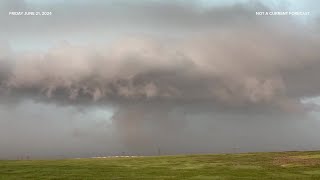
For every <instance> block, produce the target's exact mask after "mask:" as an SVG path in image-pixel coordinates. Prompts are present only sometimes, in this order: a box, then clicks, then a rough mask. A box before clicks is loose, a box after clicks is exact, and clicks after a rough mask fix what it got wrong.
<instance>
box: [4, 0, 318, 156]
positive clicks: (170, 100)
mask: <svg viewBox="0 0 320 180" xmlns="http://www.w3.org/2000/svg"><path fill="white" fill-rule="evenodd" d="M13 2H15V3H13ZM86 3H87V4H86ZM86 3H84V4H81V3H80V4H81V5H79V4H78V5H75V4H72V2H70V3H69V4H66V5H65V6H58V4H59V3H56V4H46V3H44V4H41V3H40V4H37V3H35V2H29V1H12V2H11V1H4V6H3V8H2V10H1V11H3V12H6V11H8V10H10V11H13V10H15V11H25V10H26V9H27V10H30V9H32V8H40V7H41V8H44V9H46V10H52V11H53V15H52V16H50V17H32V18H31V19H30V18H28V17H12V16H1V20H3V25H4V28H2V29H3V30H1V38H2V39H3V41H2V43H1V45H0V110H1V111H0V117H1V120H0V121H1V126H0V130H1V129H3V130H1V131H2V133H0V134H2V135H3V136H7V137H9V138H11V139H12V141H10V142H9V141H6V140H5V139H4V138H0V146H2V145H6V146H7V147H15V148H17V149H20V150H17V151H14V152H10V151H9V150H6V149H4V150H3V151H0V153H1V154H0V156H3V157H6V156H8V157H11V156H14V155H17V154H21V153H22V154H23V153H25V152H27V153H29V154H33V155H35V156H41V155H48V156H53V157H54V156H55V155H56V154H54V153H52V152H50V151H49V152H48V153H47V154H46V153H43V154H41V153H40V152H38V151H37V150H35V149H33V147H37V149H41V148H42V149H46V148H50V147H51V146H54V147H55V148H56V149H58V150H57V151H58V152H60V153H61V154H66V155H69V153H70V152H71V151H73V152H74V151H75V149H79V147H86V148H83V149H82V150H78V151H76V153H77V154H78V155H81V153H82V155H83V153H88V152H98V153H101V152H105V153H107V152H110V153H114V152H119V151H120V152H121V151H125V152H128V153H141V154H143V153H145V154H153V153H155V149H157V148H162V149H163V151H164V152H165V151H166V152H167V153H169V154H170V153H186V152H212V151H216V152H224V151H230V149H232V147H233V146H241V147H242V146H245V148H243V149H242V150H243V151H264V150H281V148H282V149H290V148H291V149H292V147H296V145H297V144H304V145H306V146H307V148H312V147H313V146H315V147H319V146H320V145H319V144H317V143H316V140H315V139H316V137H317V135H318V134H317V131H316V127H319V122H318V119H319V117H318V115H317V112H318V109H319V107H318V106H319V105H318V104H319V103H318V102H317V100H316V99H317V97H318V96H319V95H320V83H319V78H318V77H320V54H319V49H320V28H319V25H318V24H319V18H318V17H314V16H312V17H307V18H306V19H299V18H296V17H292V16H256V12H257V11H271V10H273V11H274V9H270V7H269V6H268V5H267V4H262V3H255V4H249V3H245V2H244V3H238V4H222V5H210V6H209V5H203V4H193V3H192V4H187V3H182V2H180V1H174V2H171V1H170V2H169V1H168V2H167V1H163V2H158V1H154V2H153V1H149V2H145V3H142V2H141V3H138V2H135V3H133V2H129V1H128V2H127V1H120V2H119V1H118V2H117V3H116V2H114V3H110V4H108V5H107V6H104V7H107V8H105V9H102V8H101V2H92V3H88V2H86ZM70 7H73V8H70ZM6 8H7V9H6ZM279 8H281V6H280V5H279ZM67 9H68V10H67ZM142 12H143V13H142ZM24 19H25V20H24ZM57 19H59V21H57ZM76 19H79V21H77V20H76ZM40 24H41V26H39V25H40ZM36 27H37V28H36ZM74 34H75V35H74ZM30 37H34V40H32V38H30ZM86 37H90V38H92V39H90V40H88V39H86ZM106 37H107V38H106ZM20 39H23V40H20ZM39 39H40V40H39ZM43 39H44V40H43ZM48 39H49V40H48ZM19 41H23V42H22V44H26V45H25V46H27V47H33V46H36V47H34V48H25V47H15V46H16V43H17V42H19ZM37 41H38V42H41V43H43V42H44V41H50V42H54V43H52V44H50V45H47V44H45V45H44V46H48V47H44V48H41V46H42V45H40V46H38V45H37ZM19 48H20V49H19ZM21 49H22V50H21ZM25 49H26V50H25ZM24 107H28V108H27V109H28V111H27V112H26V111H25V110H23V109H24ZM39 107H41V108H44V109H45V110H43V111H41V110H39ZM52 112H54V113H52ZM103 112H104V113H107V114H108V115H104V114H103ZM24 113H25V114H26V115H25V116H23V115H18V114H24ZM32 114H36V116H33V115H32ZM79 114H80V115H79ZM314 114H316V115H315V116H313V115H314ZM35 118H36V119H37V120H35ZM39 118H40V119H39ZM47 122H48V123H54V125H53V126H52V128H49V127H47V126H45V125H44V126H43V124H46V123H47ZM70 122H72V123H70ZM231 122H233V123H231ZM19 124H20V125H19ZM21 124H28V126H27V127H26V129H27V132H28V133H26V134H27V135H26V136H25V137H23V138H22V139H24V140H21V137H22V136H24V135H23V134H25V133H23V132H24V128H22V127H21ZM231 124H232V125H231ZM78 126H81V128H78ZM8 128H9V129H11V131H9V130H7V129H8ZM42 128H43V129H42ZM46 128H47V129H50V130H48V132H46V130H45V129H46ZM40 129H42V130H40ZM33 130H35V132H37V133H41V134H42V135H41V136H43V137H42V138H41V139H40V140H38V141H37V142H35V141H32V140H31V139H33V138H34V137H35V136H37V135H36V133H32V131H33ZM15 131H16V133H14V132H15ZM56 134H58V135H57V136H56ZM55 137H56V138H55ZM48 139H54V141H53V142H52V143H53V144H52V145H50V144H48V143H47V142H46V141H47V140H48ZM62 139H64V140H63V142H64V143H59V140H62ZM293 139H294V140H293ZM21 141H22V142H29V143H26V144H24V143H22V142H21ZM177 142H179V144H178V143H177ZM260 142H261V144H259V143H260ZM263 143H264V144H268V143H269V145H268V148H265V147H263V145H262V144H263ZM35 144H37V145H35ZM253 144H254V146H253ZM280 144H285V145H284V146H285V147H281V146H280ZM80 149H81V148H80Z"/></svg>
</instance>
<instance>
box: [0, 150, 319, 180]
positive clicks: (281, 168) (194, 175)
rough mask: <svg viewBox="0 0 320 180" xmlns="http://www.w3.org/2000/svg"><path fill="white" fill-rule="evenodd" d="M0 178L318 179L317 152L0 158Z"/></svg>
mask: <svg viewBox="0 0 320 180" xmlns="http://www.w3.org/2000/svg"><path fill="white" fill-rule="evenodd" d="M0 179H5V180H7V179H320V152H316V151H313V152H281V153H245V154H218V155H185V156H158V157H133V158H123V157H122V158H106V159H66V160H17V161H0Z"/></svg>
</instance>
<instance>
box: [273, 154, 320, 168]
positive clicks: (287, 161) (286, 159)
mask: <svg viewBox="0 0 320 180" xmlns="http://www.w3.org/2000/svg"><path fill="white" fill-rule="evenodd" d="M273 164H274V165H278V166H283V167H286V166H288V165H293V166H316V165H320V158H319V159H318V158H312V159H311V158H310V159H302V158H298V157H294V156H291V157H290V156H283V157H276V158H275V159H274V160H273Z"/></svg>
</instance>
